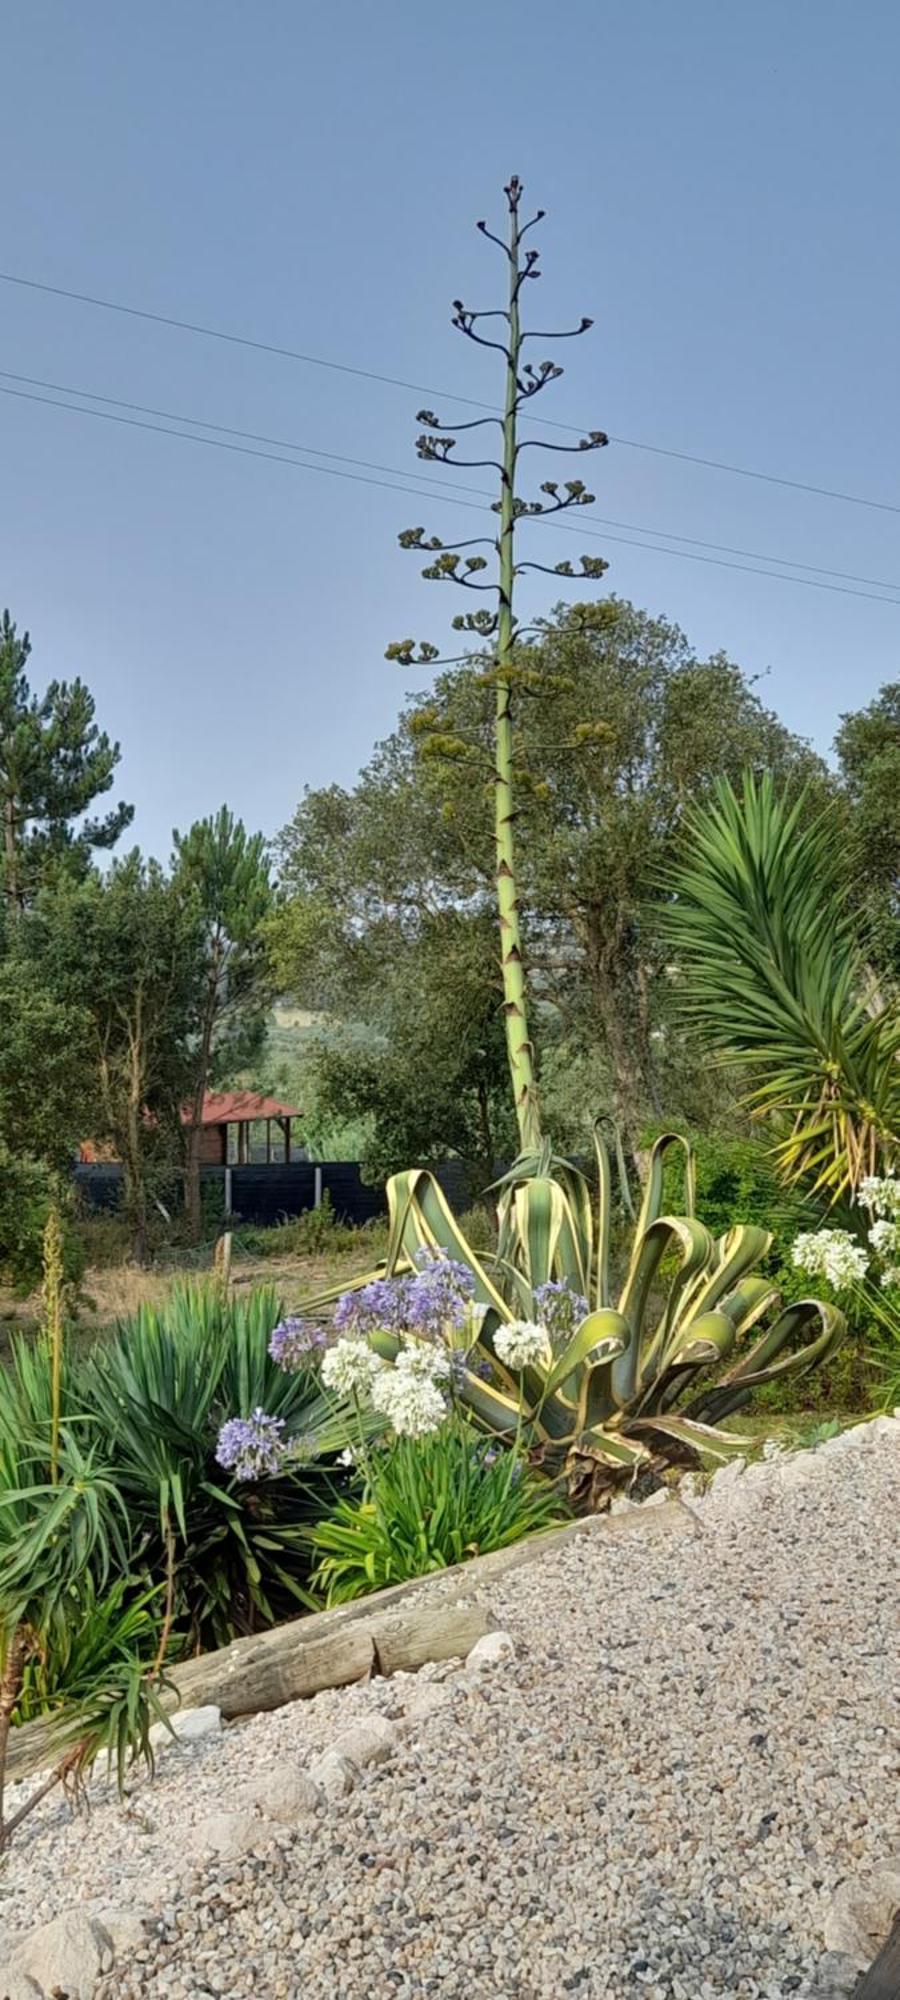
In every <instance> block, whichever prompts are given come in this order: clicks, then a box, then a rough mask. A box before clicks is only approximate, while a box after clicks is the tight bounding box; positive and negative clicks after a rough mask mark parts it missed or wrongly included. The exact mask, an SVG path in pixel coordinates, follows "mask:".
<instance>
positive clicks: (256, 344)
mask: <svg viewBox="0 0 900 2000" xmlns="http://www.w3.org/2000/svg"><path fill="white" fill-rule="evenodd" d="M0 283H2V284H5V285H19V286H21V287H22V288H24V289H25V290H27V291H31V292H45V293H47V294H49V296H50V297H52V298H58V299H71V300H74V301H75V302H76V303H77V304H78V305H84V306H96V307H97V308H99V309H100V310H102V311H103V312H115V313H122V314H124V315H125V316H126V318H128V319H144V320H150V321H152V322H153V323H154V325H156V326H168V327H174V328H176V329H177V330H178V331H179V332H180V333H196V334H200V335H202V337H203V338H204V339H206V340H222V341H226V342H227V343H228V344H229V346H232V347H249V348H254V349H255V350H256V352H257V353H260V354H277V355H280V356H281V358H282V359H283V360H285V361H301V362H303V363H304V364H305V366H307V367H309V368H328V369H330V370H332V371H333V372H334V373H336V374H339V375H355V376H357V377H358V379H359V380H361V381H364V382H380V383H383V384H385V385H386V386H387V387H388V388H391V389H408V390H410V391H411V393H413V394H414V395H417V396H437V397H443V396H446V397H447V398H448V400H449V401H450V402H451V403H461V404H465V406H466V407H467V408H468V409H471V410H488V411H490V412H491V413H492V414H493V415H496V414H497V412H496V409H495V405H494V404H493V403H482V402H479V401H478V399H477V398H476V397H474V396H461V395H458V394H457V393H456V392H455V391H454V390H451V389H428V388H426V387H425V386H424V384H423V383H421V382H407V381H405V380H404V378H403V377H402V376H398V375H381V374H379V373H378V372H377V371H376V370H375V369H374V368H356V367H353V366H351V364H350V363H349V362H346V361H330V360H328V359H327V358H326V356H324V355H321V354H305V353H303V352H302V351H301V350H300V349H298V348H294V347H280V346H278V345H277V344H276V343H275V342H274V341H268V340H255V339H252V338H251V337H250V335H249V334H242V333H228V332H226V331H225V329H224V328H223V327H217V326H204V325H202V323H200V322H199V321H196V320H189V319H176V318H175V317H174V316H173V315H172V314H169V313H158V312H151V311H150V310H149V309H148V308H147V307H144V306H127V305H123V304H122V302H121V301H120V300H118V299H101V298H97V297H96V296H95V295H94V294H93V293H92V292H75V291H70V290H68V289H67V288H66V287H65V286H64V285H47V284H44V283H43V282H42V281H41V280H40V279H38V278H23V277H21V276H20V275H19V274H18V273H17V272H14V271H0ZM546 422H547V426H548V428H549V429H550V430H555V431H570V432H572V433H573V434H574V435H576V436H577V435H580V434H581V428H582V427H581V426H580V425H578V424H563V423H559V422H558V421H554V420H553V419H552V418H549V417H548V418H547V419H546ZM610 443H611V444H619V445H624V446H626V447H627V448H628V450H629V451H647V452H653V453H654V454H655V455H657V456H658V457H660V458H674V459H678V460H679V461H680V462H681V463H682V464H685V465H700V466H703V467H705V468H706V470H707V471H711V472H730V473H732V474H733V475H734V476H735V477H736V478H738V479H758V480H762V481H763V482H764V483H765V484H766V485H768V486H785V487H789V488H790V489H791V490H792V491H793V492H795V493H814V494H817V495H818V497H819V498H820V499H823V500H841V501H844V502H845V503H846V504H847V505H848V506H851V507H872V508H874V509H875V510H876V511H877V512H879V513H882V514H900V504H898V503H895V502H893V501H890V500H873V499H871V498H870V497H869V496H868V495H866V494H862V493H845V492H843V491H842V490H841V489H840V488H838V487H831V486H816V485H814V484H812V482H811V481H809V480H805V479H786V478H784V477H783V476H781V475H780V474H778V473H775V472H759V471H757V470H756V469H754V468H753V467H752V466H748V465H734V464H732V463H731V462H730V461H729V460H728V459H719V458H701V457H700V456H698V454H697V453H696V452H691V451H674V450H672V449H671V447H669V446H667V445H661V444H648V443H647V442H646V441H645V440H644V439H641V438H626V437H615V436H613V434H612V433H610Z"/></svg>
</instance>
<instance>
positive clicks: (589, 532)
mask: <svg viewBox="0 0 900 2000" xmlns="http://www.w3.org/2000/svg"><path fill="white" fill-rule="evenodd" d="M0 396H13V397H15V398H16V400H17V401H20V402H26V403H44V404H46V405H47V406H48V407H49V408H50V409H52V410H67V411H69V412H70V414H72V415H73V416H77V417H95V418H98V419H99V420H100V421H101V422H102V423H108V424H124V425H126V426H127V427H128V428H129V429H130V430H142V431H156V432H157V433H158V434H159V435H160V436H161V437H171V438H180V439H181V440H183V441H186V442H187V443H188V444H199V445H206V446H208V447H209V448H210V449H212V450H214V451H232V452H237V453H238V454H239V455H240V456H241V457H242V458H262V459H267V460H269V461H270V463H272V464H275V465H292V466H294V468H295V469H298V470H300V471H305V472H321V473H325V474H326V475H327V476H328V477H329V478H331V479H350V480H353V482H354V484H356V485H361V486H380V487H383V488H384V489H385V490H386V491H387V492H392V493H408V494H412V496H413V498H415V499H421V498H422V497H423V495H422V493H421V490H420V489H418V488H416V487H412V486H408V485H398V484H397V483H396V482H395V481H392V480H387V479H379V478H377V477H376V476H375V475H374V474H369V473H365V472H348V471H346V470H344V469H343V468H342V467H338V466H335V465H313V464H311V463H310V461H309V460H307V459H302V458H291V457H288V456H287V454H286V453H283V452H274V451H261V450H259V449H258V448H257V447H256V446H255V445H248V444H232V443H230V442H229V441H228V440H227V439H226V438H213V437H200V436H198V435H197V434H196V433H195V432H193V431H180V430H171V429H169V428H168V427H167V426H166V425H165V424H155V423H151V422H150V420H149V419H148V418H145V417H127V416H123V415H121V414H120V413H119V412H117V411H115V410H89V409H86V408H84V407H83V406H82V405H80V404H78V403H62V402H59V401H58V400H57V398H55V397H53V396H45V395H41V394H39V393H38V391H37V390H29V389H8V388H4V387H3V385H2V383H0ZM428 497H429V498H432V497H435V496H433V495H429V496H428ZM440 498H441V500H442V501H444V502H445V503H446V504H448V505H449V506H451V507H465V508H466V509H467V510H468V511H469V512H470V513H479V514H483V513H487V512H489V511H490V508H489V507H487V506H481V505H479V503H478V502H477V501H475V500H460V499H457V498H456V497H455V495H454V494H453V493H452V492H446V491H444V492H442V493H441V494H440ZM547 525H548V526H549V527H552V528H556V529H557V530H558V531H559V532H560V533H567V534H572V535H579V536H580V537H582V538H584V537H585V536H587V537H589V538H590V539H591V540H593V541H602V542H615V543H618V544H621V545H623V546H625V547H628V548H635V549H648V550H649V551H650V553H651V554H653V555H663V556H678V557H680V558H681V560H682V561H683V562H699V563H710V564H712V565H713V566H714V567H715V568H717V569H733V570H738V571H740V573H741V574H742V575H744V576H767V577H774V579H775V581H776V582H777V583H792V584H801V585H803V586H804V588H805V589H807V590H828V591H831V592H834V593H837V595H839V596H841V597H865V598H868V599H869V601H870V602H871V603H873V604H896V605H898V606H900V597H882V596H878V595H876V593H875V592H874V591H871V590H853V589H851V588H849V587H848V586H847V585H846V584H842V583H824V582H818V581H816V579H814V578H813V577H809V576H787V575H784V574H782V573H781V572H780V571H778V570H773V569H760V568H754V567H752V566H751V565H750V564H748V563H740V562H733V561H731V560H729V559H728V558H727V557H724V556H712V555H699V554H695V553H694V552H693V551H691V550H689V549H667V548H664V547H661V546H658V545H656V544H654V543H653V542H642V541H637V540H635V539H634V538H633V537H632V536H629V535H619V534H610V533H607V532H602V531H601V530H599V529H591V528H589V527H587V526H583V527H577V526H575V524H574V523H571V524H570V523H568V522H562V521H551V522H549V523H547Z"/></svg>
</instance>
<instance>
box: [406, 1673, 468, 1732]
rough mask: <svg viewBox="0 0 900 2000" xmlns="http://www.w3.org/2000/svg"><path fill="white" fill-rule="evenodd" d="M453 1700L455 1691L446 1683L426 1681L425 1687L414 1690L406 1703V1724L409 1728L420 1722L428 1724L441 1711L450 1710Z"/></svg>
mask: <svg viewBox="0 0 900 2000" xmlns="http://www.w3.org/2000/svg"><path fill="white" fill-rule="evenodd" d="M394 1678H396V1676H395V1677H394ZM452 1699H453V1689H452V1688H451V1687H448V1686H447V1684H446V1682H445V1681H442V1682H437V1681H426V1683H425V1685H424V1687H417V1688H414V1689H413V1690H412V1692H411V1694H410V1696H409V1700H408V1701H406V1702H405V1703H404V1707H403V1720H404V1724H405V1725H406V1727H407V1728H409V1727H413V1726H415V1724H417V1723H420V1722H428V1721H429V1719H430V1717H431V1716H432V1715H437V1714H438V1712H439V1710H440V1709H442V1708H449V1706H450V1703H451V1701H452Z"/></svg>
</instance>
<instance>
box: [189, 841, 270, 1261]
mask: <svg viewBox="0 0 900 2000" xmlns="http://www.w3.org/2000/svg"><path fill="white" fill-rule="evenodd" d="M174 845H175V855H174V861H173V871H172V872H173V883H174V886H175V888H176V890H179V889H180V890H181V891H182V892H183V893H184V894H185V896H186V897H187V898H189V899H191V900H192V901H193V903H194V906H195V910H196V914H197V917H198V921H199V925H200V936H201V947H200V949H201V966H200V996H199V1011H198V1017H197V1022H196V1027H195V1030H194V1034H193V1036H192V1051H193V1074H192V1077H191V1088H190V1096H189V1100H188V1103H189V1112H190V1117H189V1123H188V1124H187V1126H186V1128H185V1153H186V1165H185V1193H186V1206H187V1212H188V1222H189V1227H190V1232H191V1237H192V1240H193V1241H194V1242H197V1241H198V1240H199V1237H200V1233H201V1226H202V1215H201V1200H200V1134H201V1129H202V1126H201V1121H202V1114H203V1099H204V1096H205V1094H206V1092H207V1090H208V1089H209V1086H210V1083H211V1082H213V1081H215V1080H217V1079H218V1078H227V1076H228V1075H229V1074H230V1073H233V1072H234V1071H235V1070H237V1069H240V1068H242V1067H243V1066H244V1065H245V1064H246V1063H248V1062H250V1061H251V1060H252V1059H253V1057H254V1055H256V1054H257V1053H258V1051H259V1048H260V1046H261V1044H262V1040H263V1037H264V1033H265V1023H266V1015H267V1012H268V1008H269V1004H270V1001H271V988H270V981H269V975H268V959H267V952H266V946H265V941H264V929H263V927H264V924H265V920H266V918H267V916H268V914H269V911H270V907H271V901H272V889H271V883H270V878H269V864H268V857H267V854H266V844H265V841H264V839H263V836H262V834H261V833H254V834H248V833H247V831H246V828H245V827H244V825H243V822H242V821H241V820H236V819H235V818H234V815H233V814H232V813H230V812H229V811H228V808H227V806H222V807H221V808H220V810H219V812H218V813H217V814H216V815H215V817H212V818H209V819H202V820H196V821H195V823H194V825H193V826H192V827H191V828H190V830H189V831H188V832H187V833H185V834H180V833H177V832H176V833H175V835H174Z"/></svg>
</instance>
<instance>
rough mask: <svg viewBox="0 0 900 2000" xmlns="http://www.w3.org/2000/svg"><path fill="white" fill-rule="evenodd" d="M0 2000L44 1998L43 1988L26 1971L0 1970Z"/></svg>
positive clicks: (39, 1999)
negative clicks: (36, 1984)
mask: <svg viewBox="0 0 900 2000" xmlns="http://www.w3.org/2000/svg"><path fill="white" fill-rule="evenodd" d="M0 2000H44V1993H43V1988H42V1987H40V1986H35V1983H34V1980H33V1979H29V1977H28V1974H27V1972H0Z"/></svg>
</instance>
